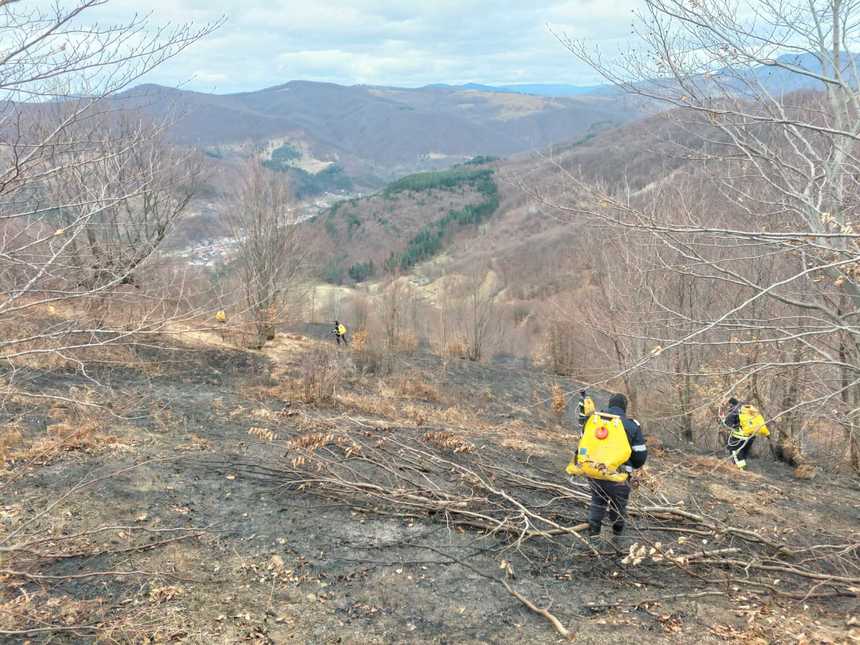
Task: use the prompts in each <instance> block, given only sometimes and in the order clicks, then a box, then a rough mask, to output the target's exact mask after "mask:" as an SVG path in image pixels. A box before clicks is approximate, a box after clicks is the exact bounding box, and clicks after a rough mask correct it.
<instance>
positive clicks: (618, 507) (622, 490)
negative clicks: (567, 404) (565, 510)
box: [568, 394, 648, 536]
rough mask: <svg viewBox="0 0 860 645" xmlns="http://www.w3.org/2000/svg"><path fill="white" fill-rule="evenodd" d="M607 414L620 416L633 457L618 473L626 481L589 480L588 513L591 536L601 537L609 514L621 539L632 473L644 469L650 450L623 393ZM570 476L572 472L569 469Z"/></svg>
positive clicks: (584, 417)
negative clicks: (629, 410) (604, 519)
mask: <svg viewBox="0 0 860 645" xmlns="http://www.w3.org/2000/svg"><path fill="white" fill-rule="evenodd" d="M604 412H605V413H606V414H609V415H613V416H616V417H619V418H620V420H621V423H622V424H623V427H624V433H625V434H626V435H627V441H628V443H629V444H630V458H629V459H628V460H627V461H626V462H625V463H624V464H622V465H621V466H620V467H619V468H618V471H619V472H624V473H626V474H627V477H625V478H624V481H609V480H606V479H598V478H595V477H588V484H589V487H590V488H591V505H590V507H589V510H588V533H589V535H591V536H597V535H600V529H601V525H602V524H603V518H604V517H605V516H606V515H607V513H608V515H609V517H608V519H609V524H610V526H611V527H612V532H613V534H614V535H615V536H620V535H621V534H622V532H623V531H624V520H625V517H626V514H627V501H628V499H629V497H630V478H629V475H630V473H632V472H633V470H634V469H637V468H641V467H642V466H643V465H644V464H645V460H646V459H647V458H648V448H647V446H646V445H645V438H644V436H643V435H642V428H641V427H640V425H639V422H638V421H636V420H635V419H632V418H630V417H628V416H627V397H626V396H624V395H623V394H613V395H612V396H611V397H610V399H609V406H608V407H607V408H606V410H605V411H604ZM588 416H590V415H587V414H585V412H584V409H581V413H580V423H581V424H583V427H584V426H585V422H587V420H588ZM568 473H571V470H570V467H569V470H568Z"/></svg>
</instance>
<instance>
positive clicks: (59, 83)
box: [0, 0, 217, 373]
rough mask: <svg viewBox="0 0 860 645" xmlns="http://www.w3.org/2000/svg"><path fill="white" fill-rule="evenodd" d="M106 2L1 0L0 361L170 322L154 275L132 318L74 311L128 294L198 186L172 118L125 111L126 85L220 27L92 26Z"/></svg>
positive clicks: (17, 361)
mask: <svg viewBox="0 0 860 645" xmlns="http://www.w3.org/2000/svg"><path fill="white" fill-rule="evenodd" d="M105 1H106V0H77V1H76V2H70V3H68V4H66V5H62V4H60V3H57V4H56V5H53V6H52V7H49V8H44V7H38V6H34V5H33V4H31V3H23V2H21V3H19V2H8V1H6V2H0V42H2V43H3V44H2V45H0V327H2V328H3V341H2V342H0V359H3V361H4V364H5V365H6V367H8V368H9V369H11V370H12V371H13V373H14V372H16V370H18V369H20V367H21V361H22V360H26V358H27V357H32V356H39V355H46V354H48V355H56V356H58V357H62V358H63V359H71V358H73V357H74V355H75V354H76V353H79V351H80V350H83V349H86V348H93V347H100V346H102V345H105V344H111V343H113V344H116V343H122V342H126V341H128V340H129V339H130V338H131V337H132V336H133V335H135V334H138V333H154V332H156V331H158V330H159V329H162V328H163V327H164V325H165V324H166V319H165V318H164V317H163V316H164V315H165V313H167V312H166V309H165V307H164V301H163V300H161V299H160V297H156V296H155V294H156V292H160V293H162V295H163V292H162V285H158V284H156V285H146V288H149V287H150V286H152V287H154V290H153V291H152V293H150V294H148V295H146V296H142V297H143V299H144V301H147V298H150V297H151V299H150V300H148V303H149V304H148V306H147V307H146V311H145V312H144V313H143V314H142V316H141V318H140V319H139V320H137V321H133V322H129V321H128V320H126V321H125V322H124V323H123V324H118V322H117V321H116V320H114V321H108V320H97V321H96V324H92V323H87V322H85V321H83V320H81V319H80V317H79V316H78V315H77V313H79V312H80V311H81V309H82V307H85V306H87V305H88V304H90V303H92V302H93V301H98V302H101V303H103V302H105V301H106V300H107V299H110V298H118V299H120V300H123V299H125V298H126V297H127V293H126V291H127V289H128V287H129V285H131V284H132V283H136V278H135V274H136V273H139V272H140V271H141V270H142V269H143V267H144V265H147V264H148V263H150V262H151V260H152V259H153V258H154V257H155V254H156V251H157V249H158V247H159V245H160V244H161V242H162V241H163V240H164V238H165V236H166V235H167V234H168V232H169V230H170V227H171V224H172V223H173V222H174V221H175V219H176V218H177V217H178V216H179V214H180V213H181V212H182V211H183V209H184V208H185V206H186V205H187V203H188V201H189V199H190V197H191V195H192V194H193V192H194V189H195V176H196V170H195V168H196V166H195V164H194V163H193V162H191V159H190V158H189V155H188V154H187V153H181V152H177V151H173V150H171V149H169V148H168V147H167V146H166V145H165V144H164V142H163V133H164V130H165V128H166V124H154V123H151V122H146V121H144V120H142V119H141V118H140V117H139V115H138V116H124V113H126V112H127V109H126V108H127V106H125V105H124V104H123V102H122V101H121V100H119V97H118V94H119V92H121V91H122V90H125V89H126V88H128V87H129V86H130V85H131V84H133V83H134V82H136V81H137V80H138V79H140V78H141V77H142V76H144V75H145V74H147V73H148V72H150V71H151V70H153V69H154V68H155V67H157V66H158V65H160V64H161V63H163V62H164V61H165V60H167V59H169V58H171V57H173V56H175V55H177V54H179V53H180V52H182V51H183V50H184V49H185V48H187V47H188V46H190V45H192V44H193V43H195V42H196V41H198V40H199V39H201V38H203V37H204V36H206V35H207V34H208V33H210V32H211V31H212V30H213V29H214V28H216V27H217V25H204V26H200V27H193V26H191V25H177V26H169V25H168V26H166V27H162V28H160V29H157V30H155V31H152V30H151V29H149V25H148V23H147V20H146V19H145V18H143V17H135V18H133V19H132V20H131V21H129V22H127V23H125V24H118V25H105V26H101V25H97V24H87V22H86V17H87V16H89V15H90V14H91V13H92V10H93V9H96V8H97V7H99V6H101V5H104V4H105ZM168 282H169V280H168ZM137 286H138V287H142V285H140V284H137ZM60 306H63V307H66V308H67V310H66V311H65V314H64V316H61V317H59V316H53V315H52V314H51V312H52V311H56V310H57V309H56V308H57V307H60ZM69 308H71V309H69ZM168 309H171V311H170V313H169V314H168V316H169V317H170V318H176V317H178V316H181V315H182V314H181V313H180V311H181V308H180V309H177V308H176V307H172V308H171V307H168ZM75 360H81V359H80V357H79V356H78V357H77V358H75Z"/></svg>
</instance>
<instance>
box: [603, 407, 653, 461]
mask: <svg viewBox="0 0 860 645" xmlns="http://www.w3.org/2000/svg"><path fill="white" fill-rule="evenodd" d="M606 412H607V414H614V415H616V416H619V417H621V422H622V423H623V424H624V431H625V432H626V433H627V441H629V442H630V449H631V450H632V451H633V452H632V453H631V454H630V459H628V460H627V463H626V464H624V466H629V467H630V468H634V469H635V468H641V467H642V466H644V465H645V460H646V459H648V446H646V445H645V436H644V435H643V434H642V427H641V426H640V425H639V422H638V421H637V420H636V419H631V418H630V417H628V416H627V414H626V413H625V412H624V410H622V409H621V408H614V407H609V408H606ZM622 468H623V467H622Z"/></svg>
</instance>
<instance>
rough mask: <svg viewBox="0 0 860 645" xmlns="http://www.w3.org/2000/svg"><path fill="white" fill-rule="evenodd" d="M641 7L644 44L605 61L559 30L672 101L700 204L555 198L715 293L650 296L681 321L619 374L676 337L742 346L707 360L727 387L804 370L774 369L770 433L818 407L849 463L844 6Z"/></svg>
mask: <svg viewBox="0 0 860 645" xmlns="http://www.w3.org/2000/svg"><path fill="white" fill-rule="evenodd" d="M644 4H645V10H644V11H643V12H642V14H641V15H640V16H639V18H640V21H639V25H640V29H639V30H638V34H639V36H640V37H641V39H642V41H643V42H644V45H645V46H644V48H638V49H637V50H636V51H632V52H630V53H629V54H627V55H626V56H624V57H622V58H621V60H619V61H616V62H611V61H610V62H608V61H606V60H604V59H603V58H602V57H601V56H600V55H599V54H598V53H597V52H595V51H593V50H591V49H590V48H589V47H588V46H587V44H585V43H583V42H577V41H573V40H570V39H567V38H565V37H562V40H563V42H564V43H565V44H566V45H567V46H568V47H569V48H570V50H571V51H572V52H573V53H574V54H575V55H576V56H578V57H579V58H581V59H582V60H584V61H586V62H587V63H589V64H590V65H592V66H593V67H594V68H595V69H597V70H598V71H599V72H600V73H601V74H603V76H604V77H605V78H606V79H607V80H609V81H610V82H612V83H614V84H616V85H617V86H618V87H619V88H621V89H623V90H624V91H626V92H628V93H631V94H634V95H637V96H639V97H642V98H644V99H646V100H648V101H656V102H658V103H662V104H664V105H668V106H669V107H671V108H676V109H675V110H673V111H672V112H670V113H669V118H673V119H676V120H677V123H678V127H679V128H685V129H687V130H689V131H693V130H695V131H696V132H697V133H698V134H699V136H700V139H701V144H700V145H699V146H698V147H697V148H696V149H695V150H692V149H688V150H686V151H685V154H686V155H687V157H688V158H689V159H690V160H691V161H693V160H694V161H695V162H696V163H697V164H698V166H697V167H698V168H699V169H700V171H701V172H702V174H703V175H704V178H703V179H702V181H701V183H699V184H698V186H699V188H700V189H702V190H707V191H710V197H712V198H713V199H712V200H711V201H710V203H709V204H699V205H697V206H696V207H695V208H693V209H690V210H687V211H686V212H685V213H684V216H683V217H675V216H672V215H667V213H666V212H665V210H664V209H663V208H662V206H663V205H662V204H661V203H659V202H658V201H657V200H656V199H653V195H652V196H651V197H652V199H650V200H649V199H646V198H645V196H643V195H639V196H638V197H637V196H634V198H633V199H619V198H618V197H617V196H613V195H610V194H607V192H606V191H603V190H600V189H599V188H595V187H594V186H593V185H586V183H585V182H581V181H580V178H573V177H572V181H579V187H580V188H581V189H582V195H583V197H584V198H583V200H582V201H581V202H580V203H578V204H575V205H571V204H567V205H559V206H561V208H562V210H565V209H567V212H568V213H577V214H580V215H581V214H583V213H587V214H588V215H590V216H592V217H595V218H598V219H600V220H601V221H603V222H606V223H610V224H612V225H613V226H615V227H618V228H619V229H621V230H624V231H627V232H631V231H640V232H643V233H646V234H648V235H650V236H652V237H653V238H654V239H655V240H657V241H658V242H659V243H660V244H662V245H663V246H665V247H666V248H668V249H670V250H671V252H672V253H673V254H674V257H673V260H672V270H673V271H675V272H676V273H678V274H683V275H684V276H686V277H685V278H684V279H685V280H688V281H690V282H688V284H690V285H692V284H693V283H698V284H700V285H701V287H702V288H707V289H717V290H720V291H723V292H725V293H726V294H727V296H726V297H725V298H721V299H720V301H719V302H718V303H714V306H710V307H703V308H701V309H697V310H696V311H693V312H691V311H690V310H689V309H687V310H686V311H683V310H678V309H672V308H671V307H669V306H664V307H663V310H664V311H665V312H667V313H669V314H670V315H671V316H673V317H674V318H675V319H676V320H677V321H679V322H681V323H683V324H682V325H681V326H680V327H678V328H679V329H683V332H682V333H678V334H673V335H669V334H655V335H653V336H651V337H649V338H648V339H647V341H648V343H649V345H651V347H652V348H654V347H656V348H659V350H660V351H659V352H655V351H646V352H641V353H640V354H638V355H637V356H636V357H635V358H634V359H633V360H631V361H630V362H629V363H628V365H627V367H626V369H625V370H624V371H627V370H636V369H641V368H644V367H646V366H648V365H649V364H654V363H655V362H657V361H659V360H665V356H666V353H679V352H680V353H681V358H680V359H679V360H680V363H679V364H678V368H679V369H680V370H681V371H685V370H687V367H685V366H686V365H689V364H690V361H689V360H688V359H686V358H684V354H683V353H684V352H686V351H689V348H691V347H700V348H708V349H711V350H713V349H722V350H723V352H724V355H726V356H729V354H728V353H727V352H728V350H729V349H730V348H733V347H745V348H747V349H748V350H749V351H746V352H744V354H745V357H746V359H750V360H748V361H747V362H746V364H742V363H737V362H736V363H734V364H728V365H723V370H722V371H723V374H726V375H729V376H731V384H730V386H729V389H735V390H742V391H743V392H744V393H746V394H748V395H750V396H751V397H752V398H756V397H758V396H761V392H760V387H759V386H760V385H761V382H762V379H765V380H770V381H773V380H775V379H776V376H777V375H779V374H784V373H785V372H786V371H788V372H789V373H791V374H793V375H796V374H797V372H798V371H799V370H803V371H804V372H805V373H807V374H809V373H811V372H814V379H813V378H811V379H809V380H807V381H806V382H805V383H800V382H796V380H795V379H794V378H792V379H790V383H791V385H789V386H788V387H787V389H785V392H784V394H785V395H784V396H783V397H777V398H776V400H774V399H773V398H771V399H770V400H769V401H768V402H767V403H768V404H769V405H770V409H769V412H770V416H771V418H772V420H774V421H776V424H775V425H776V427H777V428H779V430H780V435H781V436H780V441H781V443H788V442H794V441H797V438H796V437H792V436H791V433H792V432H793V431H795V430H796V429H797V428H799V427H800V425H801V424H798V423H797V422H796V420H795V421H791V419H792V418H794V417H795V416H796V414H798V413H799V412H800V411H803V412H804V413H805V414H807V415H810V416H811V417H818V418H832V419H833V420H834V421H837V422H839V423H841V424H842V426H843V427H844V429H845V435H846V440H847V441H846V445H847V446H849V448H848V455H847V456H848V457H849V459H850V462H851V463H852V464H853V466H854V468H855V469H856V470H858V472H860V425H858V423H860V419H858V417H860V334H858V331H857V327H856V321H857V316H858V313H860V311H858V305H860V248H858V233H857V232H856V230H855V227H856V219H857V206H858V199H857V197H858V190H857V189H858V178H860V167H858V159H857V152H858V142H860V119H858V115H860V109H858V108H860V94H858V91H857V88H858V86H860V74H858V68H857V57H856V56H855V55H854V54H852V53H851V52H850V49H849V47H850V45H851V43H853V42H855V41H856V38H857V35H858V30H860V22H858V20H857V18H858V16H860V3H857V2H856V1H847V0H824V1H811V2H800V1H791V0H786V1H780V2H770V1H769V0H753V1H752V2H749V3H743V4H737V3H729V2H725V1H723V0H702V1H699V2H686V1H684V0H645V3H644ZM785 87H790V88H791V87H793V88H798V87H799V88H802V89H803V91H798V92H795V93H792V94H788V93H785V92H784V91H783V88H785ZM669 190H670V189H667V191H666V192H669ZM664 196H665V195H664ZM715 208H722V211H721V212H715ZM763 265H764V266H766V268H767V270H766V271H762V270H761V268H762V266H763ZM658 297H659V298H660V299H661V300H662V299H663V294H658ZM664 304H665V303H664ZM661 357H662V358H661ZM774 407H778V409H773V408H774ZM834 410H835V413H834ZM781 419H785V420H786V422H785V423H780V420H781Z"/></svg>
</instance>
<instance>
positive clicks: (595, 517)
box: [588, 479, 630, 535]
mask: <svg viewBox="0 0 860 645" xmlns="http://www.w3.org/2000/svg"><path fill="white" fill-rule="evenodd" d="M588 485H589V486H590V487H591V506H590V507H589V508H588V532H589V534H591V535H597V534H599V533H600V525H601V524H602V523H603V516H604V515H606V512H607V511H609V523H610V524H611V525H612V531H613V532H615V533H621V531H623V530H624V518H625V517H626V515H627V500H628V499H629V498H630V484H629V483H628V482H610V481H604V480H602V479H589V480H588Z"/></svg>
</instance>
